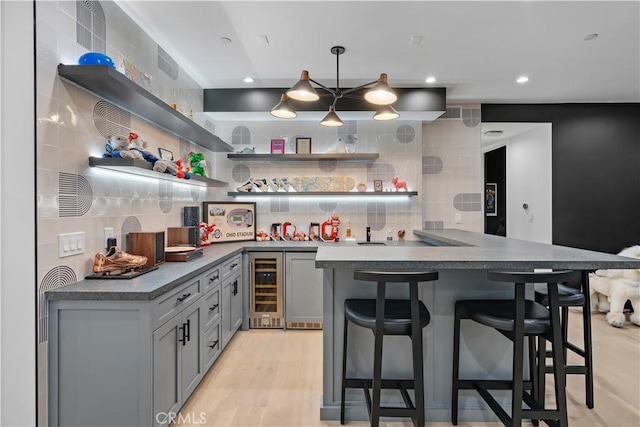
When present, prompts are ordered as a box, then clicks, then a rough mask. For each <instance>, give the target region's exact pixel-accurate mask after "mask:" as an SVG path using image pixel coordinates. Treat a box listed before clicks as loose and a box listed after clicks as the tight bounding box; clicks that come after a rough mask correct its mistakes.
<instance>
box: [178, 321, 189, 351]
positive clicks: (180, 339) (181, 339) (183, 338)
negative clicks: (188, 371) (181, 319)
mask: <svg viewBox="0 0 640 427" xmlns="http://www.w3.org/2000/svg"><path fill="white" fill-rule="evenodd" d="M178 330H180V331H181V332H182V338H178V341H179V342H181V343H182V345H183V346H184V345H187V337H186V336H185V324H184V323H183V324H182V326H180V327H179V328H178Z"/></svg>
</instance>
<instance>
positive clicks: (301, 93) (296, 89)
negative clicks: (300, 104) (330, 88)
mask: <svg viewBox="0 0 640 427" xmlns="http://www.w3.org/2000/svg"><path fill="white" fill-rule="evenodd" d="M287 96H289V98H291V99H295V100H296V101H307V102H309V101H317V100H318V99H320V96H319V95H318V92H316V90H315V89H314V88H313V86H311V83H310V82H309V72H308V71H307V70H303V71H302V74H301V75H300V80H299V81H298V83H296V84H295V85H293V87H292V88H291V89H289V90H288V91H287Z"/></svg>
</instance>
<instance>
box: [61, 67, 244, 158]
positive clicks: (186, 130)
mask: <svg viewBox="0 0 640 427" xmlns="http://www.w3.org/2000/svg"><path fill="white" fill-rule="evenodd" d="M58 74H59V75H60V77H62V78H64V79H66V80H68V81H70V82H72V83H74V84H76V85H78V86H80V87H81V88H83V89H86V90H88V91H89V92H91V93H93V94H95V95H98V96H99V97H102V98H104V99H106V100H107V101H110V102H112V103H114V104H116V105H117V106H119V107H121V108H124V109H125V110H127V111H129V112H131V113H133V114H135V115H137V116H139V117H141V118H143V119H145V120H147V121H149V122H151V123H153V124H155V125H157V126H159V127H161V128H163V129H165V130H166V131H167V132H170V133H172V134H174V135H176V136H179V137H181V138H184V139H187V140H189V141H192V142H194V143H195V144H197V145H199V146H201V147H203V148H206V149H208V150H211V151H214V152H225V151H233V147H231V146H230V145H229V144H227V143H226V142H224V141H223V140H222V139H220V138H219V137H217V136H216V135H214V134H212V133H211V132H209V131H208V130H206V129H205V128H203V127H202V126H200V125H199V124H197V123H196V122H194V121H193V120H191V119H190V118H188V117H187V116H185V115H184V114H182V113H180V112H179V111H176V110H174V109H173V108H171V107H170V106H169V105H168V104H167V103H166V102H164V101H163V100H161V99H160V98H158V97H157V96H155V95H154V94H152V93H150V92H149V91H147V90H145V89H144V88H142V87H140V86H138V85H137V84H136V83H134V82H132V81H131V80H129V79H128V78H127V77H126V76H125V75H124V74H122V73H120V72H118V71H117V70H115V69H113V68H111V67H109V66H107V65H64V64H59V65H58Z"/></svg>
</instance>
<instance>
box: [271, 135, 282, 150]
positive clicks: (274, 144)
mask: <svg viewBox="0 0 640 427" xmlns="http://www.w3.org/2000/svg"><path fill="white" fill-rule="evenodd" d="M271 154H284V139H272V140H271Z"/></svg>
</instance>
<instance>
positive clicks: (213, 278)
mask: <svg viewBox="0 0 640 427" xmlns="http://www.w3.org/2000/svg"><path fill="white" fill-rule="evenodd" d="M219 278H220V275H218V276H212V277H209V283H211V282H213V281H215V280H218V279H219Z"/></svg>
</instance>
